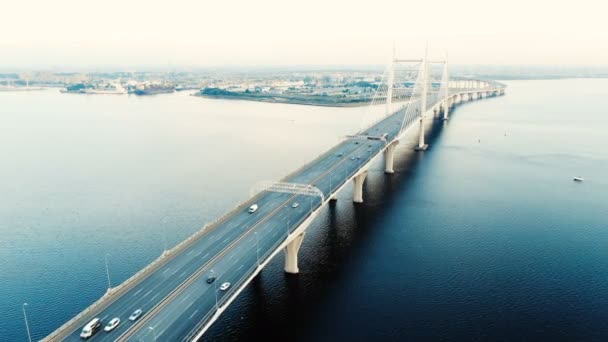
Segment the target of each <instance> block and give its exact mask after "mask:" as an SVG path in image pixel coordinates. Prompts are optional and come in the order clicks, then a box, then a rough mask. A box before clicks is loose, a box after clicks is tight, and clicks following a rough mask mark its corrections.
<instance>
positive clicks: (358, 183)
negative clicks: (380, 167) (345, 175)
mask: <svg viewBox="0 0 608 342" xmlns="http://www.w3.org/2000/svg"><path fill="white" fill-rule="evenodd" d="M365 177H367V170H365V171H363V172H361V173H360V174H358V175H356V176H355V178H353V182H354V185H355V191H354V193H353V202H355V203H363V182H365Z"/></svg>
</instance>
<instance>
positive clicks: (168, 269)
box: [163, 267, 171, 274]
mask: <svg viewBox="0 0 608 342" xmlns="http://www.w3.org/2000/svg"><path fill="white" fill-rule="evenodd" d="M170 270H171V267H169V268H167V269H166V270H164V271H163V274H165V273H166V272H167V271H170Z"/></svg>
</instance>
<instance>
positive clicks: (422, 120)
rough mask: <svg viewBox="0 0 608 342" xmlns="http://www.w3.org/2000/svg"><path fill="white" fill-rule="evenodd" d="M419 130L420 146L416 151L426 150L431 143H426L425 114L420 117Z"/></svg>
mask: <svg viewBox="0 0 608 342" xmlns="http://www.w3.org/2000/svg"><path fill="white" fill-rule="evenodd" d="M419 127H420V128H419V130H418V146H416V151H426V149H427V148H428V147H429V145H427V144H425V143H424V116H422V117H420V126H419Z"/></svg>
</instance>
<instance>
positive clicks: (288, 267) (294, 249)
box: [284, 233, 304, 274]
mask: <svg viewBox="0 0 608 342" xmlns="http://www.w3.org/2000/svg"><path fill="white" fill-rule="evenodd" d="M302 240H304V233H300V234H299V235H298V236H296V237H295V238H294V239H293V240H291V242H290V243H289V244H288V245H287V246H285V248H284V251H285V272H287V273H291V274H298V273H300V269H299V268H298V251H299V250H300V246H302Z"/></svg>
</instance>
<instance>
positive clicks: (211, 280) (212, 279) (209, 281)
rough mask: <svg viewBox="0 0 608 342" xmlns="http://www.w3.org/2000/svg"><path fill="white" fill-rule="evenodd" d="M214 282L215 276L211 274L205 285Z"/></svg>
mask: <svg viewBox="0 0 608 342" xmlns="http://www.w3.org/2000/svg"><path fill="white" fill-rule="evenodd" d="M214 281H215V274H212V275H210V276H208V277H207V284H211V283H213V282H214Z"/></svg>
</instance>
